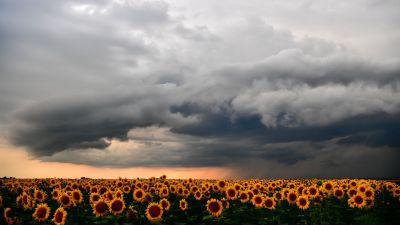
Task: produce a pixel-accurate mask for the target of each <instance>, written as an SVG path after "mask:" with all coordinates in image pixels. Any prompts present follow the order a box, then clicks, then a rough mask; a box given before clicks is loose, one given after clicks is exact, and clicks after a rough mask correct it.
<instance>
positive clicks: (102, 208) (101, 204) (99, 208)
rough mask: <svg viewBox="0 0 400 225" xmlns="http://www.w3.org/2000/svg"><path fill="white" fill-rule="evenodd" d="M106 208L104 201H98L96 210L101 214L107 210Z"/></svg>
mask: <svg viewBox="0 0 400 225" xmlns="http://www.w3.org/2000/svg"><path fill="white" fill-rule="evenodd" d="M107 209H108V205H107V203H105V202H99V203H97V205H96V212H98V213H100V214H103V213H105V212H106V211H107Z"/></svg>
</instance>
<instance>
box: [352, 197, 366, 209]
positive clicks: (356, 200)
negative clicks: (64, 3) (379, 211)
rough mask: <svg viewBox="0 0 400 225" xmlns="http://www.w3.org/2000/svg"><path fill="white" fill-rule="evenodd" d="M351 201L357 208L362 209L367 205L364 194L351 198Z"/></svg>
mask: <svg viewBox="0 0 400 225" xmlns="http://www.w3.org/2000/svg"><path fill="white" fill-rule="evenodd" d="M351 201H352V202H353V205H354V207H357V208H362V207H364V206H365V205H366V204H367V203H366V199H365V196H364V194H362V193H357V194H355V195H354V196H353V197H351Z"/></svg>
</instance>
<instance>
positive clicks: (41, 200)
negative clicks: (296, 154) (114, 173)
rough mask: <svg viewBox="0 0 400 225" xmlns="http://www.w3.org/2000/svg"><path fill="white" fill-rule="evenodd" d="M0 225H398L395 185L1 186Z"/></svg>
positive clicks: (183, 182) (24, 182) (22, 182)
mask: <svg viewBox="0 0 400 225" xmlns="http://www.w3.org/2000/svg"><path fill="white" fill-rule="evenodd" d="M0 212H1V219H0V225H2V224H56V225H61V224H73V225H84V224H107V225H108V224H111V225H114V224H123V225H128V224H176V225H179V224H204V225H205V224H224V225H229V224H304V225H310V224H320V225H323V224H343V225H345V224H346V225H348V224H376V225H384V224H385V225H386V224H389V225H390V224H393V225H395V224H396V225H398V224H400V185H399V182H398V181H394V180H391V181H389V180H365V179H331V180H321V179H301V180H270V179H252V180H200V179H167V177H166V176H165V175H163V176H161V177H160V178H155V177H151V178H149V179H139V178H138V179H122V178H120V179H114V180H110V179H56V178H52V179H0Z"/></svg>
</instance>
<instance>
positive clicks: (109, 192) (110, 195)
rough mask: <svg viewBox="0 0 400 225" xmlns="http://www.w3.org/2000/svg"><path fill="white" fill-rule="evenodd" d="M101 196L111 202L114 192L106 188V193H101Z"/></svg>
mask: <svg viewBox="0 0 400 225" xmlns="http://www.w3.org/2000/svg"><path fill="white" fill-rule="evenodd" d="M103 196H104V198H105V199H106V200H107V201H108V202H111V201H112V200H113V199H114V192H113V191H111V190H108V191H107V192H106V193H104V194H103Z"/></svg>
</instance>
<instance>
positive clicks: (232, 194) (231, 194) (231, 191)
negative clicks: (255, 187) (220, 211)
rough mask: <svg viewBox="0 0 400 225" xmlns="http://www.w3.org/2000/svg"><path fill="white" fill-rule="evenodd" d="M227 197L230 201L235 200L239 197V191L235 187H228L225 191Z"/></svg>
mask: <svg viewBox="0 0 400 225" xmlns="http://www.w3.org/2000/svg"><path fill="white" fill-rule="evenodd" d="M225 196H226V198H227V199H228V200H235V199H236V196H237V191H236V188H235V187H227V188H226V190H225Z"/></svg>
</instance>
